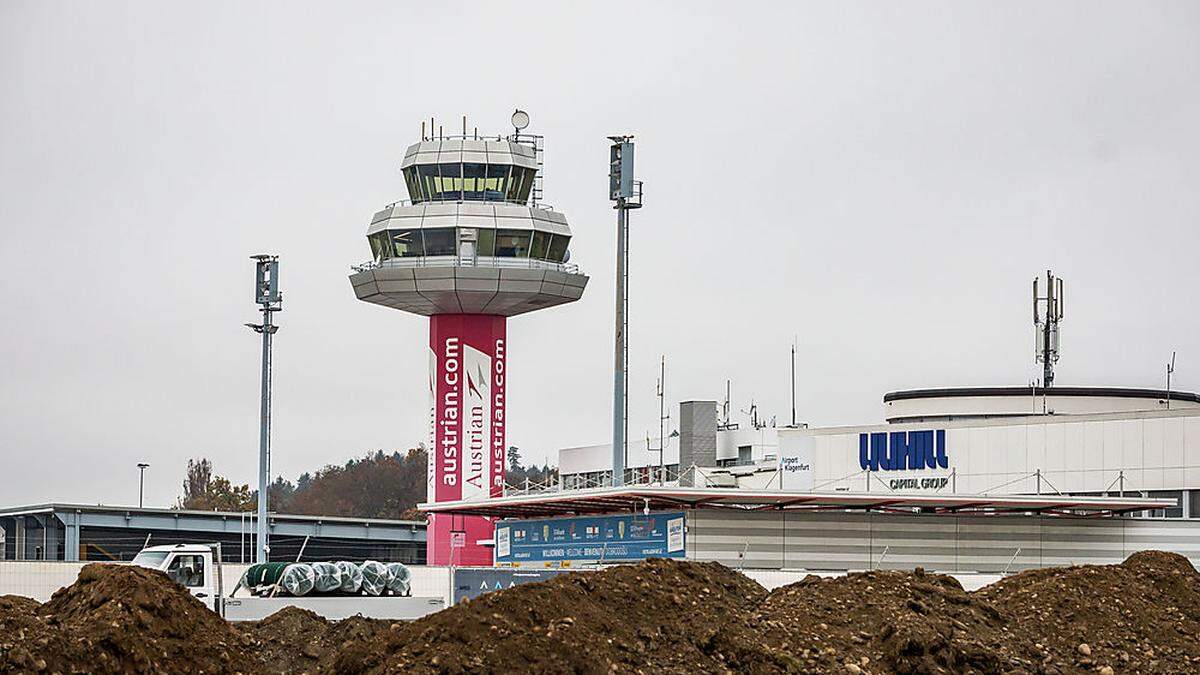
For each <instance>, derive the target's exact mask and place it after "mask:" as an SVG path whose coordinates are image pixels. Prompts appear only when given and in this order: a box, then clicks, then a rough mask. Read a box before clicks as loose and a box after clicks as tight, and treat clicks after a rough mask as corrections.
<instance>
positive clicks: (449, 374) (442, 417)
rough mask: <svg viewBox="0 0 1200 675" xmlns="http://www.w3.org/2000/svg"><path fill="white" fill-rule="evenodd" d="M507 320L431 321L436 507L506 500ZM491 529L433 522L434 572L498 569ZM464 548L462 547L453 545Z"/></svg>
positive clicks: (485, 524)
mask: <svg viewBox="0 0 1200 675" xmlns="http://www.w3.org/2000/svg"><path fill="white" fill-rule="evenodd" d="M504 340H505V318H504V317H502V316H493V315H490V314H435V315H433V316H431V317H429V349H430V352H429V393H430V420H431V422H432V426H433V429H432V433H431V434H430V443H431V447H430V451H429V489H428V496H427V497H426V498H427V499H428V500H429V501H431V502H449V501H458V500H477V499H490V498H492V497H499V496H500V495H501V494H503V490H504V464H505V456H506V451H505V447H506V446H505V443H504V423H505V401H504V383H505V379H506V378H507V373H506V372H505V369H506V363H505V344H504ZM492 528H493V526H492V521H491V520H489V519H487V518H484V517H481V516H451V515H437V514H432V515H431V516H430V518H429V527H428V530H427V536H426V554H425V559H426V562H427V563H428V564H430V565H450V564H453V565H491V564H492V549H491V548H490V547H487V546H479V545H478V544H476V542H477V541H479V540H480V539H491V538H492ZM455 540H458V541H460V542H462V547H461V548H460V547H457V546H454V545H453V544H452V542H454V541H455Z"/></svg>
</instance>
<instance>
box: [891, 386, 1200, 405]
mask: <svg viewBox="0 0 1200 675" xmlns="http://www.w3.org/2000/svg"><path fill="white" fill-rule="evenodd" d="M1042 395H1045V396H1080V397H1088V396H1106V397H1112V398H1147V399H1161V400H1165V399H1167V398H1170V399H1171V400H1172V401H1189V402H1191V403H1200V394H1195V393H1192V392H1190V391H1175V390H1174V389H1172V390H1171V391H1169V392H1168V391H1167V390H1166V389H1137V388H1129V387H1048V388H1047V387H946V388H942V389H905V390H901V391H889V392H888V393H886V394H884V395H883V401H884V403H887V402H888V401H906V400H911V399H920V398H971V397H977V396H1042Z"/></svg>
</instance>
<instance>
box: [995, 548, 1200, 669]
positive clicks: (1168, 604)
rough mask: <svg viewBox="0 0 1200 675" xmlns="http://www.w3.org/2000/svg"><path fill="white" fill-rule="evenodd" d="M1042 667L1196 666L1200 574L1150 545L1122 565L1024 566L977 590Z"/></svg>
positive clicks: (1199, 659) (1199, 664)
mask: <svg viewBox="0 0 1200 675" xmlns="http://www.w3.org/2000/svg"><path fill="white" fill-rule="evenodd" d="M976 595H977V596H978V597H980V598H981V599H984V600H986V601H988V602H990V603H991V604H992V605H993V606H994V607H996V609H997V610H999V611H1000V612H1001V614H1002V615H1003V616H1004V617H1005V618H1006V619H1007V620H1008V622H1009V627H1010V631H1011V633H1012V640H1013V641H1014V642H1026V643H1028V644H1030V645H1033V648H1034V650H1036V652H1037V654H1038V655H1039V656H1040V667H1041V668H1044V669H1047V670H1059V671H1071V670H1077V669H1078V670H1092V669H1097V668H1103V667H1105V666H1107V667H1110V668H1113V669H1114V670H1116V671H1126V670H1132V671H1142V672H1197V671H1200V574H1197V572H1196V570H1195V568H1194V567H1192V565H1191V563H1189V562H1188V560H1187V559H1186V558H1184V557H1182V556H1178V555H1175V554H1171V553H1162V552H1158V551H1148V552H1143V553H1138V554H1135V555H1133V556H1130V558H1129V559H1128V560H1126V561H1125V562H1123V563H1121V564H1119V565H1103V566H1098V565H1082V566H1077V567H1064V568H1049V569H1041V570H1030V571H1027V572H1021V573H1020V574H1016V575H1014V576H1012V577H1009V578H1007V579H1003V580H1001V581H999V582H997V583H995V584H992V585H991V586H988V587H986V588H983V589H980V590H979V591H978V592H977V593H976Z"/></svg>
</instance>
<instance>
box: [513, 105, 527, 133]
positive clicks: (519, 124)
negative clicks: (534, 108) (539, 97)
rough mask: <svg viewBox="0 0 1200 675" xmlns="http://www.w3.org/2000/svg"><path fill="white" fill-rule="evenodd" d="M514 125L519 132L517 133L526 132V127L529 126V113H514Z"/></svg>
mask: <svg viewBox="0 0 1200 675" xmlns="http://www.w3.org/2000/svg"><path fill="white" fill-rule="evenodd" d="M512 125H513V128H514V129H516V130H517V133H521V132H522V131H524V130H525V127H527V126H529V113H527V112H525V111H524V110H520V109H517V110H515V111H513V114H512Z"/></svg>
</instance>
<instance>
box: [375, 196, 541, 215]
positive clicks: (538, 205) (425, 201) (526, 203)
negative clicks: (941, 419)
mask: <svg viewBox="0 0 1200 675" xmlns="http://www.w3.org/2000/svg"><path fill="white" fill-rule="evenodd" d="M422 204H508V205H509V206H526V207H529V208H531V209H541V210H542V211H556V212H557V209H555V208H554V207H553V206H551V205H550V204H547V203H546V202H542V201H538V202H533V203H530V201H529V200H525V201H521V200H520V199H462V198H459V197H454V198H432V199H422V200H420V201H413V200H411V199H397V200H396V201H394V202H392V203H390V204H388V205H386V206H384V207H383V208H385V209H390V208H393V207H396V206H421V205H422Z"/></svg>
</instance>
